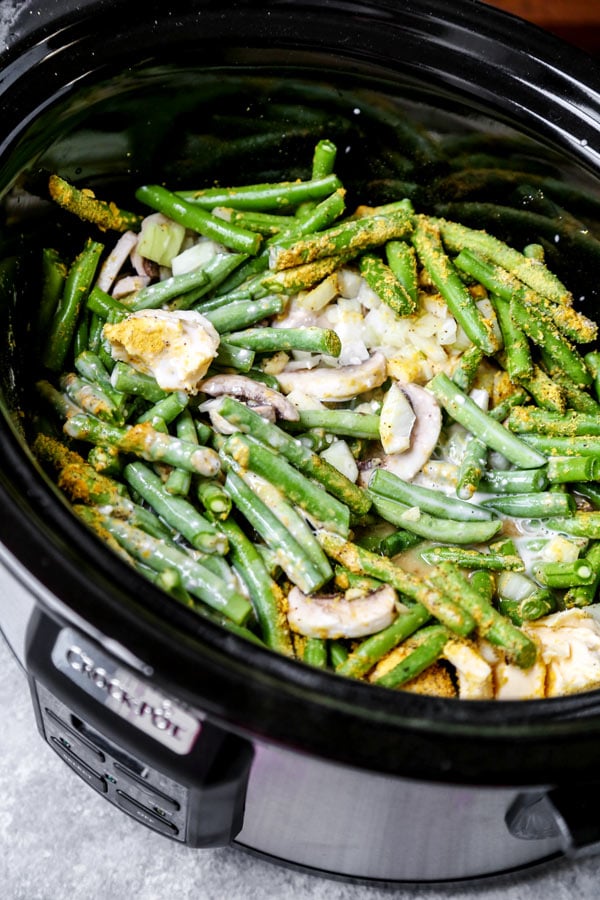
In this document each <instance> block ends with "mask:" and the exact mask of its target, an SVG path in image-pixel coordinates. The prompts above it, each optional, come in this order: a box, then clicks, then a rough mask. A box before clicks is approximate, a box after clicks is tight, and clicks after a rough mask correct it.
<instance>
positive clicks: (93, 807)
mask: <svg viewBox="0 0 600 900" xmlns="http://www.w3.org/2000/svg"><path fill="white" fill-rule="evenodd" d="M85 2H86V0H80V2H79V3H78V4H77V6H79V7H81V6H83V5H85ZM75 5H76V4H75V3H72V4H69V3H68V2H67V3H65V2H64V0H63V2H61V0H41V2H37V3H36V2H32V0H0V48H1V47H2V46H5V45H7V44H9V43H10V41H11V40H12V39H13V37H14V34H15V33H16V31H18V27H17V28H16V29H15V24H16V25H17V26H18V23H19V22H28V23H29V24H30V23H31V22H32V21H34V20H37V21H42V20H43V19H44V18H46V17H48V16H50V15H53V14H55V13H56V11H57V10H59V9H62V8H65V7H67V8H68V7H70V8H73V7H74V6H75ZM8 590H9V588H8V587H7V585H6V583H5V581H4V577H3V571H2V569H1V567H0V597H2V596H4V597H6V596H7V591H8ZM0 709H1V710H2V711H3V722H2V727H1V728H0V796H1V797H2V803H1V804H0V885H1V886H2V896H3V897H4V898H6V900H56V898H64V897H74V896H79V897H86V898H87V900H130V898H135V900H162V898H167V897H168V898H177V900H186V898H194V900H221V898H228V900H269V898H277V900H281V898H294V900H309V898H311V900H316V898H319V900H320V898H327V900H384V898H389V897H390V896H393V897H396V898H398V900H404V898H409V897H415V896H417V895H418V896H422V897H424V898H429V900H442V898H449V897H450V898H455V900H462V898H465V900H467V898H470V900H484V898H485V900H496V898H497V900H534V898H542V897H544V898H546V897H549V898H552V900H567V898H568V900H593V898H597V897H598V896H600V888H599V887H598V880H599V872H600V857H596V858H590V859H585V860H579V861H576V862H567V861H565V862H559V863H555V864H552V865H549V866H546V867H544V868H542V869H537V870H535V871H533V872H527V873H524V874H521V875H519V874H518V875H513V876H510V877H506V878H503V879H498V880H495V881H493V882H485V883H469V884H468V885H464V886H452V887H435V888H432V887H428V888H421V889H418V888H415V887H406V888H404V887H398V888H397V889H395V890H393V891H390V890H381V889H379V888H377V887H369V886H363V885H355V884H348V883H344V882H338V881H332V880H325V879H323V878H319V877H316V876H313V875H309V874H304V873H299V872H297V871H293V870H288V869H285V868H281V867H277V866H274V865H272V864H270V863H267V862H264V861H262V860H260V859H257V858H255V857H252V856H249V855H247V854H245V853H243V852H242V851H240V850H238V849H236V848H235V847H231V848H224V849H216V850H195V849H190V848H188V847H184V846H181V845H179V844H175V843H173V842H170V841H168V840H167V839H165V838H163V837H160V836H158V835H156V834H154V833H152V832H150V831H148V830H147V829H145V828H143V827H142V826H140V825H139V824H137V823H136V822H134V821H133V820H132V819H130V818H128V817H127V816H126V815H124V814H123V813H122V812H120V811H119V810H117V809H116V808H114V807H112V806H110V805H109V804H108V803H107V802H105V800H104V799H103V798H102V797H101V796H99V795H97V794H96V793H95V792H94V791H92V790H90V789H89V787H88V786H87V785H86V784H84V783H83V782H82V781H81V780H80V779H79V778H78V777H77V776H76V775H75V774H74V773H73V772H71V771H70V770H69V769H68V768H67V766H66V765H64V764H63V763H62V761H61V760H60V759H59V758H58V757H57V756H56V755H55V754H54V753H53V752H52V751H51V749H50V748H49V747H48V746H46V745H45V744H44V743H43V742H42V740H41V738H40V737H39V735H38V732H37V729H36V725H35V721H34V716H33V708H32V705H31V701H30V697H29V690H28V685H27V680H26V677H25V674H24V672H23V670H22V669H21V667H20V665H19V663H18V662H17V661H16V659H15V658H14V656H13V655H12V653H11V651H10V649H9V647H8V645H7V644H6V643H5V641H4V640H3V639H2V638H1V637H0Z"/></svg>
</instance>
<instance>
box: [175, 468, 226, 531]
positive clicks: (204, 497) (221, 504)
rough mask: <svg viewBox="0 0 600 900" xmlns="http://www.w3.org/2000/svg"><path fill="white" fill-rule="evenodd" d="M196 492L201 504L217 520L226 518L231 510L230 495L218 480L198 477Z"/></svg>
mask: <svg viewBox="0 0 600 900" xmlns="http://www.w3.org/2000/svg"><path fill="white" fill-rule="evenodd" d="M167 486H168V485H167ZM196 494H197V496H198V499H199V500H200V503H201V504H202V506H203V507H204V508H205V509H206V511H207V512H208V513H210V514H211V515H212V516H213V518H215V519H216V520H217V521H219V522H222V521H224V520H225V519H227V518H228V516H229V513H230V512H231V497H230V496H229V494H228V493H227V491H226V490H225V488H224V487H223V485H222V484H221V482H220V481H216V480H215V479H212V478H200V479H199V480H198V482H197V484H196Z"/></svg>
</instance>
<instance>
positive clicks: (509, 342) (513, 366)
mask: <svg viewBox="0 0 600 900" xmlns="http://www.w3.org/2000/svg"><path fill="white" fill-rule="evenodd" d="M455 263H457V260H455ZM490 301H491V303H492V306H493V307H494V310H495V313H496V317H497V319H498V324H499V326H500V331H501V332H502V338H503V344H504V352H505V354H506V371H507V372H508V374H509V376H510V379H511V381H517V382H518V381H520V379H521V378H527V377H529V376H530V375H531V373H532V370H533V363H532V361H531V351H530V349H529V342H528V340H527V338H526V337H525V334H524V333H523V331H522V330H521V329H520V328H518V327H517V326H516V325H515V323H514V321H513V319H512V316H511V314H510V303H509V302H508V301H507V300H505V299H503V298H501V297H499V296H498V295H497V294H490Z"/></svg>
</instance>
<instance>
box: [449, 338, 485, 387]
mask: <svg viewBox="0 0 600 900" xmlns="http://www.w3.org/2000/svg"><path fill="white" fill-rule="evenodd" d="M483 357H484V353H483V351H482V350H480V348H479V347H476V346H475V345H473V346H472V347H468V348H467V350H465V351H464V352H463V353H461V356H460V359H459V360H458V363H457V364H456V368H455V369H454V371H453V372H452V381H453V382H454V384H456V385H457V386H458V387H459V388H460V389H461V391H464V392H465V393H468V392H469V391H470V390H471V388H472V386H473V382H474V381H475V378H476V376H477V370H478V369H479V365H480V363H481V360H482V359H483Z"/></svg>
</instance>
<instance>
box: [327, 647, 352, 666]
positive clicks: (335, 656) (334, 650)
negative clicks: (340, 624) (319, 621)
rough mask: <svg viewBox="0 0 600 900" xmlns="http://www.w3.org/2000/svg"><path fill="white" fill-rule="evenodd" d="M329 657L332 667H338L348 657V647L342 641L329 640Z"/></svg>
mask: <svg viewBox="0 0 600 900" xmlns="http://www.w3.org/2000/svg"><path fill="white" fill-rule="evenodd" d="M328 649H329V659H330V662H331V665H332V666H333V668H334V669H336V670H337V669H338V668H339V667H340V666H341V665H343V664H344V663H345V662H346V660H347V659H348V649H347V647H346V646H345V645H344V644H343V643H342V641H339V640H334V641H329V648H328Z"/></svg>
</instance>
